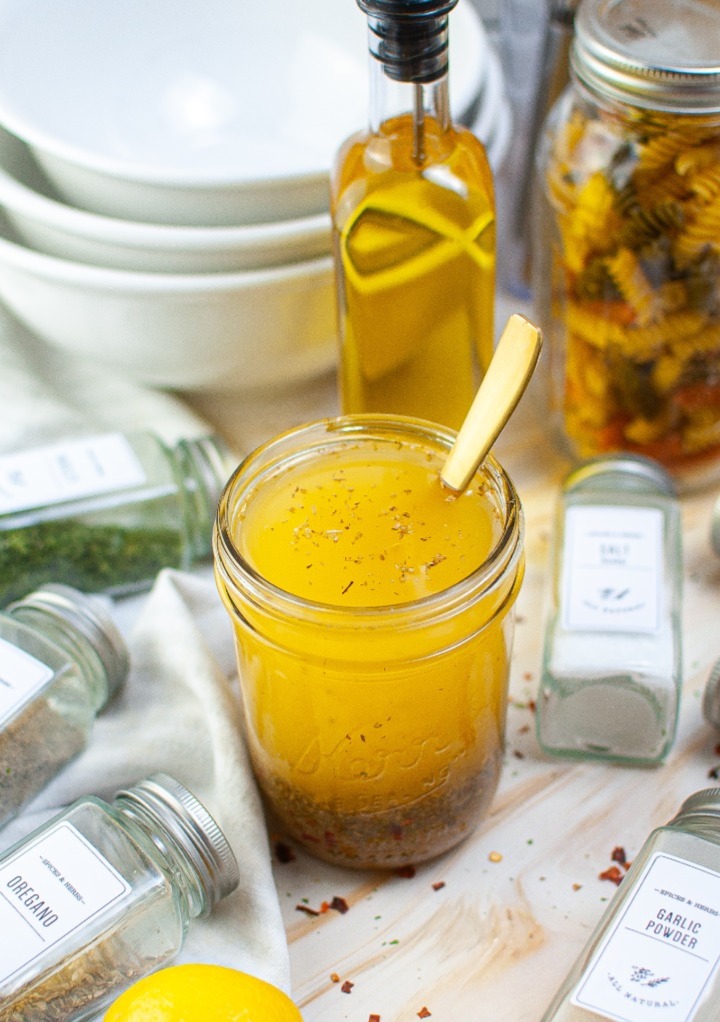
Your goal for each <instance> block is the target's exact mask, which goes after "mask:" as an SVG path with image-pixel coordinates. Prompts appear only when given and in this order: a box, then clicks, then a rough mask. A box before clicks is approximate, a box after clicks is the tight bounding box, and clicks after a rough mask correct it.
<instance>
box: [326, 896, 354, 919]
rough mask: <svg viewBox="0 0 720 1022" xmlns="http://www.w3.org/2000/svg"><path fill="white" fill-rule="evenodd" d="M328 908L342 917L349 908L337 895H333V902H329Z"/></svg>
mask: <svg viewBox="0 0 720 1022" xmlns="http://www.w3.org/2000/svg"><path fill="white" fill-rule="evenodd" d="M330 908H334V909H335V911H336V912H339V913H340V914H341V915H343V916H344V915H345V913H346V912H348V911H349V910H350V906H349V905H348V903H347V902H346V901H345V899H344V898H338V896H337V895H335V897H334V898H333V900H332V901H331V902H330Z"/></svg>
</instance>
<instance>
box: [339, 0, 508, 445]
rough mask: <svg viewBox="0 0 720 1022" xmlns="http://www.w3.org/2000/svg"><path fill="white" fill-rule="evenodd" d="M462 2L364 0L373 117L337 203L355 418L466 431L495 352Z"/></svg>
mask: <svg viewBox="0 0 720 1022" xmlns="http://www.w3.org/2000/svg"><path fill="white" fill-rule="evenodd" d="M456 2H457V0H413V2H412V3H408V2H407V0H358V4H359V6H360V8H361V10H362V11H363V12H364V13H365V14H366V15H367V17H368V40H369V49H370V74H371V81H370V105H371V109H370V123H369V127H368V128H367V130H363V131H359V132H358V133H356V134H355V135H353V136H352V137H351V138H349V139H348V140H347V141H346V142H344V143H343V145H342V146H341V147H340V150H339V152H338V154H337V156H336V159H335V163H334V167H333V172H332V175H331V193H330V205H331V216H332V224H333V252H334V258H335V281H336V289H337V305H338V335H339V338H340V391H341V395H340V396H341V407H342V411H343V412H345V413H356V412H386V413H391V414H400V415H417V416H419V417H421V418H424V419H431V420H433V421H434V422H441V423H444V424H445V425H449V426H452V427H454V428H455V429H457V428H458V427H459V426H460V424H461V422H462V420H463V419H464V417H465V414H466V413H467V411H468V409H469V408H470V405H471V403H472V400H473V398H474V396H475V391H476V389H477V384H478V378H479V374H480V373H481V372H484V371H485V370H486V369H487V366H488V363H489V361H490V358H491V356H492V351H493V312H494V291H495V205H494V189H493V179H492V172H491V170H490V165H489V163H488V159H487V155H486V153H485V150H484V148H483V146H482V144H481V143H480V141H479V140H478V139H477V138H476V136H475V135H474V134H473V133H472V132H471V131H469V130H467V129H466V128H463V127H460V126H457V125H455V124H453V122H452V118H451V116H450V100H449V94H448V21H449V17H450V14H451V11H452V8H453V7H454V6H455V4H456Z"/></svg>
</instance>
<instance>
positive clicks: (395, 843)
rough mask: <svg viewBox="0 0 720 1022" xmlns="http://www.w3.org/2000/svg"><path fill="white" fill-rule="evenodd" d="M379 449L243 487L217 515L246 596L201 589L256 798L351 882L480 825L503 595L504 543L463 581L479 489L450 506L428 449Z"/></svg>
mask: <svg viewBox="0 0 720 1022" xmlns="http://www.w3.org/2000/svg"><path fill="white" fill-rule="evenodd" d="M381 434H382V431H375V432H374V435H373V436H372V437H370V438H368V439H358V438H357V437H356V436H355V435H349V436H348V437H347V438H346V439H343V437H342V436H341V437H339V438H338V442H337V443H333V444H330V445H328V446H326V447H325V448H324V449H322V450H317V451H312V450H311V451H310V452H309V453H305V452H302V451H301V452H299V453H298V455H297V456H296V457H294V458H292V459H287V461H286V463H285V464H284V465H282V466H278V467H276V468H275V469H274V470H273V471H269V472H262V473H260V474H258V475H257V478H256V480H255V484H254V485H252V486H251V487H250V488H249V489H248V490H247V491H246V492H244V493H243V494H242V495H240V494H239V492H238V495H237V496H238V499H237V502H236V503H235V504H234V507H233V509H232V510H231V509H229V508H228V507H226V508H225V510H230V514H229V516H228V526H229V532H228V535H229V538H230V542H231V543H232V547H233V549H234V551H235V554H236V555H237V556H238V559H239V561H240V562H241V563H244V564H245V565H246V567H247V568H249V574H248V588H246V587H245V586H244V585H239V586H237V587H236V586H235V585H234V584H233V582H232V580H230V579H229V578H228V577H227V576H226V574H225V572H224V571H223V570H218V580H219V585H220V589H221V593H223V595H224V597H225V600H226V604H227V605H228V609H229V610H230V612H231V616H232V618H233V621H234V623H235V630H236V637H237V648H238V656H239V663H240V671H241V681H242V691H243V698H244V702H245V709H246V718H247V725H248V738H249V744H250V750H251V754H252V759H253V764H254V767H255V771H256V773H257V776H258V779H259V781H260V784H261V787H262V788H263V790H264V791H265V794H266V795H267V797H268V798H269V801H270V803H271V805H272V806H273V808H274V809H275V811H276V812H277V813H278V815H279V817H280V819H281V821H282V823H283V824H284V825H285V827H286V828H287V831H288V833H290V834H291V835H292V836H295V837H296V838H297V839H298V840H300V841H302V842H303V843H305V844H306V845H307V846H308V847H310V848H311V850H314V851H316V852H317V853H318V854H320V855H321V856H323V857H325V858H328V859H331V860H334V861H341V862H346V863H350V864H354V865H359V866H366V865H394V864H400V863H403V862H408V861H417V860H418V859H421V858H427V857H428V856H429V855H433V854H437V853H438V852H440V851H442V850H444V849H445V848H447V847H450V846H451V845H452V844H455V843H456V842H457V840H459V839H460V838H461V837H462V836H464V834H465V833H467V832H468V831H469V829H470V828H472V826H473V825H474V823H475V822H476V821H477V819H478V817H479V815H480V813H481V812H482V810H483V809H484V808H485V807H486V806H487V804H488V802H489V799H490V798H491V797H492V794H493V792H494V790H495V786H496V784H497V780H498V775H499V769H500V761H501V756H502V747H503V733H504V721H505V706H506V687H507V680H508V667H509V653H510V641H511V628H510V622H511V619H512V615H510V614H509V613H508V611H509V610H510V609H511V607H512V604H513V602H514V599H515V596H516V594H517V589H518V587H519V585H520V580H521V576H522V557H521V553H520V548H519V543H518V542H517V541H516V543H515V547H513V551H512V555H511V556H509V558H508V559H507V563H505V562H503V564H504V567H503V569H502V570H501V571H499V572H498V571H495V572H494V575H495V576H497V577H496V578H495V580H494V581H490V582H488V579H487V578H485V579H483V578H480V576H482V575H483V565H486V564H487V563H488V561H489V560H490V561H492V560H493V558H495V559H497V557H498V553H497V552H498V548H499V547H501V546H502V543H501V540H502V539H503V537H504V536H505V535H506V533H507V527H506V521H505V519H506V517H507V512H506V509H504V508H503V506H502V503H503V502H502V500H500V499H499V498H498V494H497V493H496V492H495V491H496V489H497V485H496V484H495V485H494V486H490V485H486V483H485V482H483V480H482V477H479V478H478V480H477V485H473V486H471V487H470V488H469V489H468V491H466V492H465V493H464V494H462V495H461V496H459V497H458V496H454V495H452V494H451V493H450V492H449V491H448V490H446V489H445V488H444V487H443V486H442V484H441V483H440V480H439V475H438V473H439V468H440V465H441V464H442V458H443V457H444V454H445V450H444V449H443V448H441V447H438V445H437V444H431V443H429V442H427V441H426V440H425V438H424V437H422V436H421V437H420V441H421V442H417V441H416V442H408V440H407V439H406V438H405V439H404V440H403V441H402V442H398V440H397V439H396V438H394V437H393V436H388V437H387V438H385V437H383V436H382V435H381ZM498 470H499V467H498ZM499 471H501V470H499ZM513 492H514V491H513ZM516 510H517V509H516ZM222 514H223V507H222V506H221V516H222ZM518 514H519V511H518ZM501 560H502V558H501ZM220 569H222V564H221V566H220ZM486 574H487V573H486ZM490 575H491V576H493V572H492V571H491V572H490ZM258 578H260V579H262V584H261V586H260V589H257V588H256V582H257V579H258ZM261 590H262V592H261Z"/></svg>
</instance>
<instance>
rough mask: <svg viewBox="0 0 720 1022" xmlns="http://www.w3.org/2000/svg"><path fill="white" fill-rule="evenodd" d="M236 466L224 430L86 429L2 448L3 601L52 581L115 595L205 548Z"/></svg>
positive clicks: (147, 581) (138, 587) (0, 554)
mask: <svg viewBox="0 0 720 1022" xmlns="http://www.w3.org/2000/svg"><path fill="white" fill-rule="evenodd" d="M234 467H235V465H234V462H233V459H232V456H231V454H230V452H229V450H228V449H227V447H226V446H225V444H224V443H223V441H222V440H220V439H219V438H218V437H201V438H197V439H192V440H181V441H179V443H177V445H176V446H175V447H172V448H170V447H168V446H166V445H165V444H164V443H163V442H162V441H161V440H160V439H158V438H157V437H156V436H154V435H153V434H151V433H128V434H124V433H109V434H102V435H98V436H87V437H79V438H75V439H70V440H63V441H60V442H58V443H54V444H49V445H46V446H43V447H36V448H33V449H31V450H26V451H21V452H16V453H12V454H6V455H3V456H0V606H5V605H7V604H8V603H10V602H11V601H12V600H16V599H18V598H19V597H21V596H24V595H26V594H27V593H29V592H31V591H32V590H33V589H35V588H37V587H38V586H39V585H42V584H43V583H45V582H60V583H65V584H66V585H71V586H74V587H76V588H77V589H80V590H82V591H83V592H106V593H110V594H112V595H115V596H119V595H125V594H128V593H133V592H139V591H141V590H143V589H146V588H148V587H149V586H150V585H151V584H152V582H153V580H154V578H155V576H156V575H157V573H158V571H160V569H161V568H164V567H172V568H187V567H188V566H189V565H190V564H192V563H194V562H196V561H198V560H201V559H203V558H205V557H208V556H209V554H210V549H211V540H212V525H213V521H214V518H215V509H216V506H217V502H218V499H219V497H220V493H221V492H222V489H223V486H224V484H225V481H226V479H227V477H228V476H229V475H230V473H231V471H232V469H233V468H234Z"/></svg>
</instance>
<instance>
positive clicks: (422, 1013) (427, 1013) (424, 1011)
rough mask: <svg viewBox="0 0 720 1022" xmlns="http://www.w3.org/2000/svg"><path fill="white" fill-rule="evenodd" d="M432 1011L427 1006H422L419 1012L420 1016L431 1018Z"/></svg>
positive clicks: (418, 1015)
mask: <svg viewBox="0 0 720 1022" xmlns="http://www.w3.org/2000/svg"><path fill="white" fill-rule="evenodd" d="M431 1014H432V1012H430V1011H428V1010H427V1008H421V1009H420V1011H419V1012H418V1013H417V1017H418V1018H430V1016H431Z"/></svg>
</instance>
